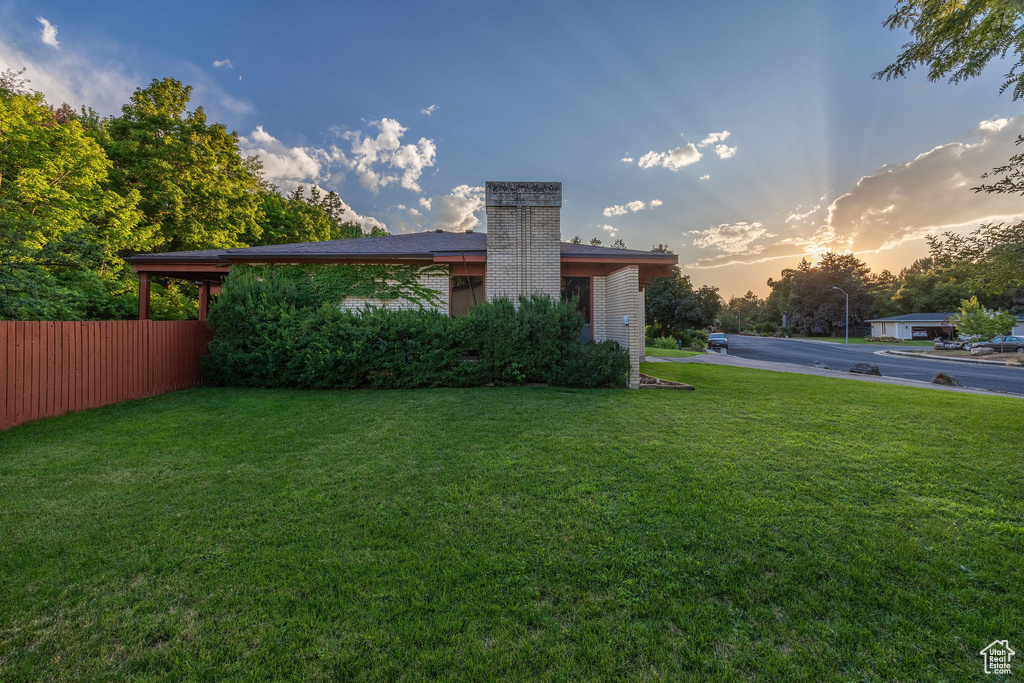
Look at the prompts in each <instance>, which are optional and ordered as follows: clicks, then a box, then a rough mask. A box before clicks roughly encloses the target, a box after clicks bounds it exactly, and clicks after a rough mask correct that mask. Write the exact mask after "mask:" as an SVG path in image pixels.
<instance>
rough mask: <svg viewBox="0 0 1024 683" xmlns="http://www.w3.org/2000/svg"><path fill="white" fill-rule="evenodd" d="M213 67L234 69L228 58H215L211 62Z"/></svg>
mask: <svg viewBox="0 0 1024 683" xmlns="http://www.w3.org/2000/svg"><path fill="white" fill-rule="evenodd" d="M213 68H215V69H234V68H235V65H234V64H232V63H231V60H230V59H215V60H214V62H213Z"/></svg>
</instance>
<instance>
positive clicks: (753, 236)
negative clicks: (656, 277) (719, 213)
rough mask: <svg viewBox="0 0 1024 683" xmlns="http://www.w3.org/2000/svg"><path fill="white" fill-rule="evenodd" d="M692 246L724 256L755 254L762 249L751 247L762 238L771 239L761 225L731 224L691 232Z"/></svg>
mask: <svg viewBox="0 0 1024 683" xmlns="http://www.w3.org/2000/svg"><path fill="white" fill-rule="evenodd" d="M687 234H691V235H694V234H695V235H697V236H696V237H694V239H693V246H695V247H698V248H700V249H717V250H718V251H719V252H722V253H724V254H756V253H758V252H759V251H760V250H762V249H763V247H755V246H752V245H753V243H754V242H755V241H756V240H759V239H761V238H762V237H771V236H772V235H771V233H769V232H768V229H767V228H765V227H764V226H763V225H762V224H761V223H758V222H753V223H747V222H742V223H733V224H723V225H718V226H716V227H713V228H708V229H707V230H691V231H690V232H689V233H687Z"/></svg>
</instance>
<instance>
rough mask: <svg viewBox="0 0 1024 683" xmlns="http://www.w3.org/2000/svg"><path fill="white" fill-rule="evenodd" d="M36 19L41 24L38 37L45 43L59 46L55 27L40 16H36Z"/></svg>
mask: <svg viewBox="0 0 1024 683" xmlns="http://www.w3.org/2000/svg"><path fill="white" fill-rule="evenodd" d="M36 21H38V22H39V23H40V24H42V25H43V30H42V31H40V32H39V37H40V39H41V40H42V41H43V42H44V43H46V44H47V45H52V46H53V47H60V43H58V42H57V27H56V26H54V25H53V24H51V23H50V22H48V21H47V20H46V19H43V18H42V17H36Z"/></svg>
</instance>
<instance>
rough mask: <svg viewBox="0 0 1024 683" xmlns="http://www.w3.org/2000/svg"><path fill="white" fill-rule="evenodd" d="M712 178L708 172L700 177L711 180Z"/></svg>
mask: <svg viewBox="0 0 1024 683" xmlns="http://www.w3.org/2000/svg"><path fill="white" fill-rule="evenodd" d="M710 178H711V176H709V175H708V174H707V173H705V174H704V175H702V176H701V177H700V179H701V180H710Z"/></svg>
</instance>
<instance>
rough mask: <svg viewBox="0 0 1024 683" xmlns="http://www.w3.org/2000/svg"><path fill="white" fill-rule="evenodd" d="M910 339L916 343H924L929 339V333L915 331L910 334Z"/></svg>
mask: <svg viewBox="0 0 1024 683" xmlns="http://www.w3.org/2000/svg"><path fill="white" fill-rule="evenodd" d="M910 338H911V339H913V340H914V341H923V340H925V339H928V333H927V332H925V331H924V330H914V331H913V332H911V333H910Z"/></svg>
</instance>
